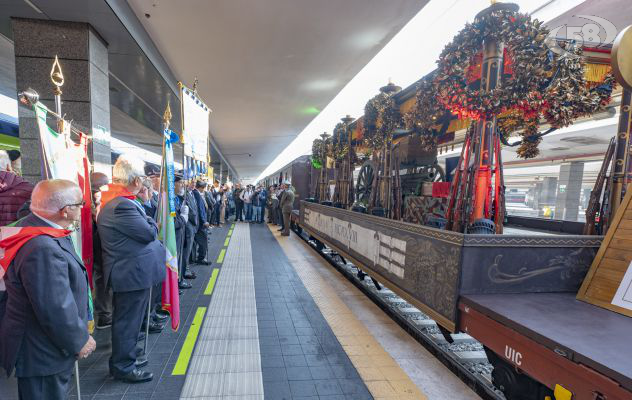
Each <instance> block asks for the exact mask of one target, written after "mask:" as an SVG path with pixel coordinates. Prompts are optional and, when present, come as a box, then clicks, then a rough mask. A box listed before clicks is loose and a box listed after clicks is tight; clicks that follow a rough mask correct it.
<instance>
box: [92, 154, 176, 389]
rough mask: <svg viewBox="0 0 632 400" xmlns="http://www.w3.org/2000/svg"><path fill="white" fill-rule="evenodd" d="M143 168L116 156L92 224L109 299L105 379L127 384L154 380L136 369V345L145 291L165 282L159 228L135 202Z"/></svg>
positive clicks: (144, 301) (163, 256) (131, 158)
mask: <svg viewBox="0 0 632 400" xmlns="http://www.w3.org/2000/svg"><path fill="white" fill-rule="evenodd" d="M143 166H144V165H143V162H142V161H140V160H138V159H135V158H133V157H129V156H123V155H121V156H119V158H118V160H117V161H116V164H115V165H114V168H113V170H112V175H113V179H112V180H113V182H114V184H112V185H110V188H109V191H108V192H109V193H108V192H103V203H104V204H103V207H102V209H101V212H100V213H99V217H98V220H97V226H98V230H99V235H100V236H101V245H102V248H103V270H104V274H105V279H106V281H107V282H109V283H110V285H111V287H112V292H113V293H114V296H113V313H112V356H111V357H110V373H111V374H112V375H113V376H114V378H116V379H119V380H123V381H126V382H131V383H136V382H146V381H149V380H151V379H152V378H153V374H152V373H150V372H147V371H142V370H141V369H140V368H138V367H140V365H139V366H138V367H137V365H136V359H137V350H136V342H137V339H138V332H139V331H140V328H141V324H142V322H143V316H144V315H145V310H147V306H148V301H149V288H150V287H152V286H155V285H157V284H159V283H160V282H162V281H164V279H165V276H166V266H165V265H166V260H165V248H164V247H163V245H162V243H161V242H160V241H159V240H158V227H157V226H156V223H155V222H154V220H153V219H152V218H151V217H149V216H147V214H146V213H145V211H144V209H143V207H142V206H141V205H140V204H139V203H138V202H137V201H135V200H134V197H135V196H136V195H137V194H138V192H139V190H140V188H141V186H142V184H143V180H144V179H145V176H144V171H143ZM106 194H108V196H106ZM106 201H107V202H106Z"/></svg>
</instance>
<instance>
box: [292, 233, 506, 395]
mask: <svg viewBox="0 0 632 400" xmlns="http://www.w3.org/2000/svg"><path fill="white" fill-rule="evenodd" d="M295 228H296V227H295ZM294 231H295V233H296V234H297V235H298V236H300V237H301V239H303V240H304V241H306V242H307V243H308V244H309V245H310V246H312V247H313V248H314V249H315V250H316V251H317V252H318V253H319V254H320V255H321V256H322V257H323V258H325V259H326V260H327V261H328V262H329V263H330V264H331V265H332V266H334V267H335V268H336V269H337V270H338V271H339V272H340V273H342V275H344V276H345V277H346V278H347V279H348V280H349V281H351V282H352V283H353V284H354V285H355V286H356V287H358V288H359V289H360V290H361V291H362V292H363V293H364V294H365V295H367V296H368V297H369V298H370V299H371V300H372V301H373V302H374V303H375V304H376V305H377V306H378V307H380V308H381V309H382V310H384V312H386V313H387V314H388V315H389V316H390V317H391V318H392V319H393V320H394V321H395V322H397V323H398V324H399V325H400V326H401V327H402V328H404V329H405V330H406V331H407V332H408V333H409V334H410V335H411V336H412V337H414V338H415V340H417V341H418V342H419V343H420V344H421V345H422V346H424V347H425V348H426V349H427V350H428V351H430V352H431V353H432V354H433V355H435V357H437V359H439V360H440V361H441V362H442V363H443V364H444V365H446V366H447V367H448V368H449V369H450V370H451V371H452V372H454V373H455V374H456V375H457V376H458V377H459V378H460V379H461V380H462V381H463V382H465V383H466V384H467V385H468V386H469V387H471V388H472V389H473V390H474V391H475V392H476V393H477V394H478V395H479V396H481V397H482V398H483V399H486V400H505V396H504V395H503V394H502V393H501V392H500V391H499V390H497V389H496V388H494V386H493V385H492V378H491V372H492V369H493V367H492V365H491V364H490V363H489V362H488V361H487V356H486V355H485V351H484V350H483V345H482V344H481V343H479V342H478V341H477V340H476V339H474V338H473V337H471V336H469V335H467V334H465V333H458V334H452V335H450V337H449V339H451V343H450V342H449V341H448V340H447V338H446V337H445V336H444V334H443V333H442V332H441V330H440V329H439V327H438V326H437V324H436V322H435V321H434V320H432V319H431V318H430V317H428V316H427V315H426V314H424V313H423V312H421V311H420V310H418V309H417V308H415V307H414V306H413V305H411V304H409V303H408V302H406V301H405V300H404V299H402V298H401V297H399V296H398V295H397V294H395V293H394V292H393V291H391V290H389V289H387V288H385V287H380V288H378V287H377V286H376V285H375V284H374V282H373V281H372V279H370V278H369V277H368V276H362V275H363V274H362V272H360V270H359V269H358V268H357V267H356V266H355V265H353V264H352V263H351V262H349V261H346V260H345V259H344V258H343V257H342V256H340V255H338V254H337V253H336V252H335V251H334V250H332V249H330V248H328V247H327V246H326V245H324V244H323V243H320V242H317V241H316V240H312V239H310V237H309V235H307V234H306V233H305V232H301V229H294ZM378 285H379V283H378Z"/></svg>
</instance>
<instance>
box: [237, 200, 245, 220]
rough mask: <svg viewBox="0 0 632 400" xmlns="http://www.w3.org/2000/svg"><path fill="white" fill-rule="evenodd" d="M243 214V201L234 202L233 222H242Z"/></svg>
mask: <svg viewBox="0 0 632 400" xmlns="http://www.w3.org/2000/svg"><path fill="white" fill-rule="evenodd" d="M243 213H244V202H243V201H236V202H235V221H243V217H242V215H243Z"/></svg>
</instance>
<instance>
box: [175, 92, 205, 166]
mask: <svg viewBox="0 0 632 400" xmlns="http://www.w3.org/2000/svg"><path fill="white" fill-rule="evenodd" d="M181 91H182V92H181V96H180V98H181V99H182V137H183V147H184V155H185V156H187V157H191V158H193V159H194V160H197V161H200V162H203V163H204V162H206V160H207V155H208V132H209V114H210V112H211V110H210V109H209V108H208V107H207V106H206V104H204V103H203V102H202V100H200V98H199V97H198V96H197V95H196V94H195V92H194V91H193V90H191V89H189V88H187V87H186V86H181Z"/></svg>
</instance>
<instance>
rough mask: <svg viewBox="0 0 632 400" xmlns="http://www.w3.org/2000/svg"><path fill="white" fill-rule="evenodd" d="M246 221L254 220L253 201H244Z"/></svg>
mask: <svg viewBox="0 0 632 400" xmlns="http://www.w3.org/2000/svg"><path fill="white" fill-rule="evenodd" d="M244 208H245V211H246V221H252V203H244Z"/></svg>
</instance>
